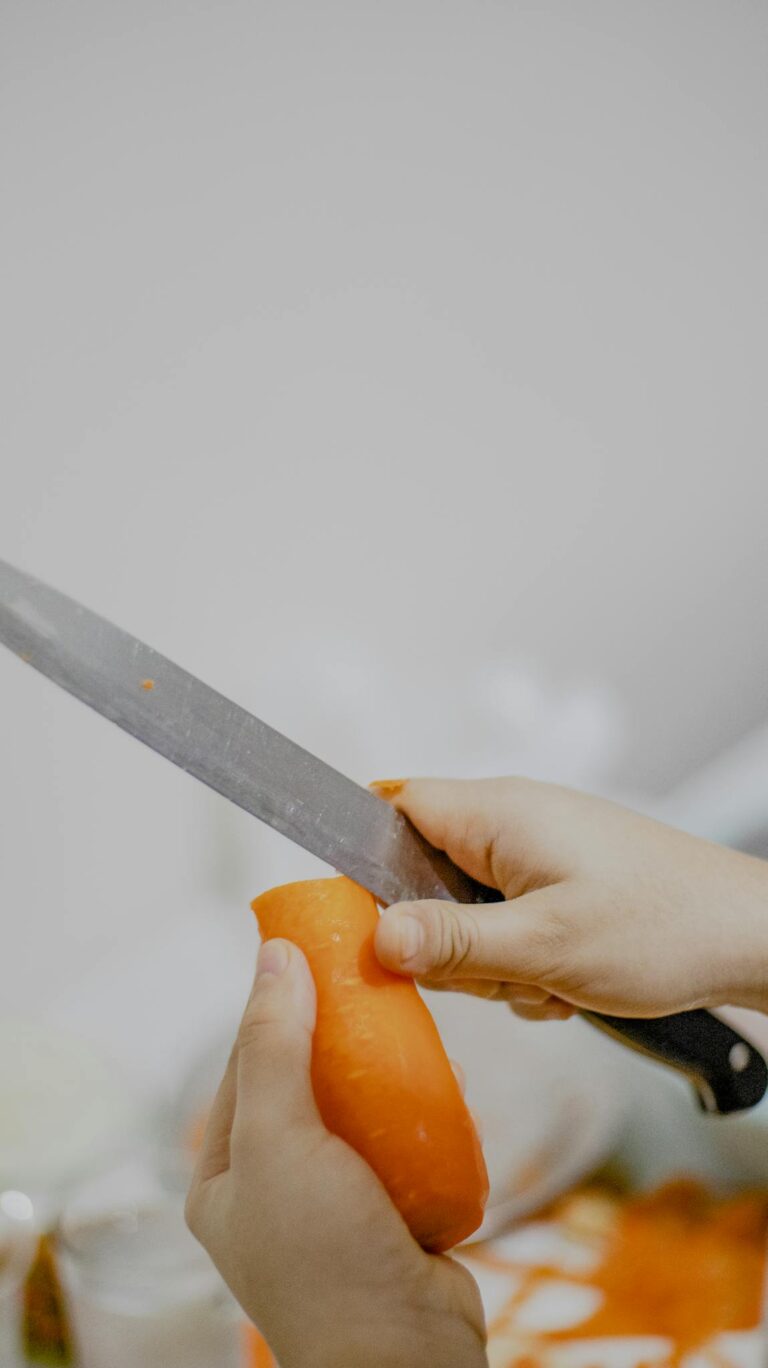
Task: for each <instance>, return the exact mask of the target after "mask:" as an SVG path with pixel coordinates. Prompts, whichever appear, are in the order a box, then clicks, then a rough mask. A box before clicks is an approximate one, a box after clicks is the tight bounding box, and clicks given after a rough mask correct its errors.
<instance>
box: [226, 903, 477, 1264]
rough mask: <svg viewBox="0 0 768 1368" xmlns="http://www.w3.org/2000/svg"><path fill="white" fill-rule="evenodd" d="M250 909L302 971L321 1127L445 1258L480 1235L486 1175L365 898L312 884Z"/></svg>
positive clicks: (443, 1065)
mask: <svg viewBox="0 0 768 1368" xmlns="http://www.w3.org/2000/svg"><path fill="white" fill-rule="evenodd" d="M252 907H253V910H254V912H255V913H256V917H257V919H258V923H259V929H260V931H261V935H262V938H263V939H264V940H269V939H271V938H272V937H273V936H281V937H284V938H285V939H286V940H290V941H293V943H294V944H295V945H298V946H299V947H300V949H301V950H303V952H304V954H305V955H306V957H307V960H308V961H309V966H310V969H311V970H312V975H313V977H314V980H315V986H316V988H317V1028H316V1031H315V1038H314V1044H313V1050H312V1085H313V1089H314V1093H315V1097H316V1099H317V1104H318V1107H319V1110H320V1114H321V1116H322V1118H323V1120H324V1122H325V1124H326V1126H327V1127H328V1129H329V1130H331V1131H333V1132H334V1133H335V1134H336V1135H339V1136H341V1138H342V1139H343V1140H346V1141H347V1143H348V1144H350V1145H351V1146H352V1147H353V1148H354V1149H356V1150H357V1152H358V1154H361V1155H362V1156H363V1158H364V1159H365V1160H366V1161H367V1162H368V1163H369V1164H370V1166H371V1168H372V1169H373V1170H374V1172H375V1173H377V1174H378V1176H379V1178H380V1179H381V1181H382V1183H383V1184H384V1186H385V1188H386V1189H387V1191H388V1193H389V1195H390V1197H391V1198H392V1201H393V1202H394V1204H395V1206H396V1207H397V1208H398V1210H399V1211H400V1213H401V1215H402V1216H403V1217H404V1219H405V1221H406V1223H407V1224H408V1227H409V1229H410V1230H411V1233H412V1234H413V1235H414V1237H415V1238H416V1239H417V1240H418V1241H419V1243H420V1244H421V1245H423V1246H424V1248H425V1249H429V1250H432V1251H433V1252H435V1253H438V1252H440V1251H442V1250H445V1249H450V1248H452V1247H453V1245H455V1244H458V1243H459V1242H460V1241H461V1240H464V1239H466V1238H467V1237H468V1236H469V1235H471V1234H472V1233H473V1231H475V1230H476V1229H477V1227H478V1226H479V1225H480V1222H481V1220H482V1216H483V1207H484V1205H485V1201H486V1198H487V1196H488V1175H487V1173H486V1169H485V1163H484V1161H483V1155H482V1150H481V1148H480V1143H479V1140H478V1138H477V1132H476V1131H475V1127H474V1124H473V1122H472V1118H471V1116H470V1114H469V1111H468V1110H467V1107H466V1104H465V1102H464V1099H463V1097H462V1095H461V1090H460V1088H459V1085H458V1083H457V1082H456V1079H455V1077H454V1075H453V1070H452V1069H451V1065H450V1062H449V1060H448V1057H447V1055H446V1053H445V1050H444V1049H443V1045H442V1042H441V1040H440V1036H439V1035H438V1032H437V1027H436V1026H435V1023H434V1021H433V1020H432V1017H431V1016H430V1014H429V1011H428V1009H427V1007H426V1005H425V1004H424V1002H423V1001H422V999H421V998H420V997H419V994H418V992H417V991H416V988H415V986H414V984H413V983H412V981H411V980H410V979H405V978H399V977H398V976H397V975H396V974H392V973H390V972H389V971H388V970H387V969H384V968H382V966H381V965H380V964H379V961H378V959H377V958H376V954H375V952H374V948H373V938H374V932H375V930H376V923H377V921H378V911H377V908H376V903H375V901H374V899H373V897H372V896H371V894H370V893H367V892H366V891H365V889H363V888H360V887H358V885H357V884H354V883H352V882H351V881H350V880H349V879H345V878H338V879H310V880H307V881H306V882H303V883H293V884H285V885H283V887H281V888H274V889H272V891H271V892H269V893H263V894H262V895H261V897H260V898H256V899H255V901H254V902H253V903H252Z"/></svg>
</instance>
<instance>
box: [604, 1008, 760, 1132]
mask: <svg viewBox="0 0 768 1368" xmlns="http://www.w3.org/2000/svg"><path fill="white" fill-rule="evenodd" d="M581 1015H582V1016H583V1017H584V1018H585V1019H586V1020H587V1021H589V1022H591V1023H592V1025H593V1026H597V1027H598V1029H599V1030H601V1031H604V1032H605V1033H606V1034H607V1035H610V1036H613V1037H614V1039H616V1040H619V1041H621V1043H622V1044H623V1045H629V1047H630V1048H631V1049H633V1050H637V1051H638V1053H640V1054H644V1055H647V1056H648V1057H649V1058H651V1059H655V1060H657V1061H659V1062H660V1063H662V1064H666V1065H667V1066H668V1067H670V1068H672V1069H676V1070H677V1071H678V1073H681V1074H683V1075H685V1077H687V1078H688V1079H689V1081H690V1082H691V1083H692V1084H693V1089H694V1092H695V1094H696V1097H697V1098H698V1101H699V1105H700V1106H701V1108H702V1110H703V1111H706V1112H711V1113H717V1114H720V1115H722V1116H725V1115H727V1114H728V1113H729V1112H739V1111H747V1110H748V1109H749V1108H750V1107H755V1106H757V1104H758V1102H760V1101H761V1100H762V1098H763V1097H764V1095H765V1091H766V1087H768V1066H767V1065H766V1062H765V1060H764V1059H763V1056H762V1055H761V1054H760V1053H759V1051H758V1050H756V1049H755V1047H754V1045H750V1044H749V1042H748V1041H746V1040H744V1038H743V1037H742V1036H740V1035H739V1034H738V1032H737V1031H734V1030H733V1029H732V1028H731V1027H730V1026H728V1025H727V1024H726V1022H724V1021H721V1019H720V1017H717V1016H714V1015H713V1014H712V1012H706V1011H704V1010H703V1009H701V1008H697V1009H696V1010H695V1011H690V1012H675V1013H674V1014H673V1015H672V1016H665V1017H655V1018H653V1019H652V1020H649V1019H647V1018H644V1019H642V1020H641V1019H638V1018H628V1017H615V1016H603V1015H602V1014H601V1013H598V1012H582V1013H581Z"/></svg>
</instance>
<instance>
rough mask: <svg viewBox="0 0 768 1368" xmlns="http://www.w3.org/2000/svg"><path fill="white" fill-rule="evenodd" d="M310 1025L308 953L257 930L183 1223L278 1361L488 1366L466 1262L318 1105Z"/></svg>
mask: <svg viewBox="0 0 768 1368" xmlns="http://www.w3.org/2000/svg"><path fill="white" fill-rule="evenodd" d="M314 1025H315V990H314V985H313V982H312V978H311V975H310V973H309V970H308V967H307V964H306V961H305V960H304V957H303V955H302V954H301V952H300V951H298V950H297V949H296V947H295V946H293V945H291V944H289V943H288V942H286V941H281V940H273V941H269V942H267V943H266V944H265V945H264V946H263V947H262V950H261V954H260V956H259V966H258V973H257V978H256V982H255V984H254V988H253V992H252V994H251V998H250V1001H249V1003H248V1006H247V1008H246V1011H245V1015H244V1017H243V1021H242V1024H241V1027H240V1032H239V1035H238V1039H237V1042H236V1044H235V1048H234V1050H233V1053H232V1057H231V1059H230V1062H229V1065H228V1068H227V1072H226V1075H225V1077H224V1080H223V1082H222V1085H221V1088H220V1090H219V1093H218V1096H217V1098H216V1102H215V1104H214V1108H213V1111H212V1114H211V1117H210V1120H209V1124H208V1129H207V1132H206V1136H205V1140H204V1143H203V1148H202V1151H201V1154H200V1157H199V1161H198V1166H197V1170H196V1173H195V1177H194V1180H193V1184H192V1189H191V1192H190V1195H189V1199H188V1203H187V1219H188V1221H189V1224H190V1228H191V1229H192V1231H193V1233H194V1234H195V1235H196V1236H197V1238H198V1239H199V1240H200V1242H201V1243H202V1244H203V1245H205V1247H206V1249H207V1250H208V1252H209V1253H210V1255H211V1257H212V1259H213V1261H214V1263H216V1265H217V1267H218V1268H219V1271H220V1272H221V1274H222V1276H223V1277H224V1279H225V1281H226V1282H227V1283H228V1285H229V1287H230V1288H231V1290H232V1292H233V1293H234V1295H235V1296H236V1297H237V1299H238V1301H239V1302H240V1304H241V1305H242V1306H243V1308H244V1310H245V1311H246V1312H247V1314H248V1315H249V1316H250V1317H251V1318H252V1319H253V1320H254V1321H255V1322H256V1324H257V1325H258V1326H259V1328H260V1329H261V1330H262V1333H263V1334H264V1335H265V1337H266V1338H267V1340H268V1341H269V1343H270V1345H271V1347H272V1348H273V1350H274V1352H275V1354H276V1356H277V1358H278V1361H279V1363H280V1365H281V1368H423V1365H424V1364H425V1363H440V1364H441V1368H484V1365H485V1364H486V1362H487V1360H486V1356H485V1350H484V1342H485V1331H484V1320H483V1311H482V1307H481V1305H480V1299H479V1295H478V1293H477V1289H476V1287H475V1285H474V1282H473V1281H472V1278H471V1277H470V1275H469V1274H468V1273H467V1272H466V1270H465V1269H464V1268H462V1267H461V1266H460V1265H459V1264H456V1263H454V1262H453V1261H452V1260H450V1259H449V1258H446V1257H442V1256H435V1255H430V1254H426V1253H425V1252H424V1251H423V1250H422V1249H421V1248H420V1247H419V1246H418V1245H417V1244H416V1242H415V1240H414V1239H413V1238H412V1237H411V1235H410V1234H409V1232H408V1229H407V1227H406V1225H405V1223H404V1222H403V1220H402V1218H401V1217H400V1215H399V1214H398V1212H397V1211H396V1210H395V1208H394V1206H393V1205H392V1203H391V1202H390V1200H389V1198H388V1196H387V1194H386V1192H385V1190H384V1188H383V1187H382V1185H381V1183H380V1182H379V1180H378V1179H377V1178H376V1177H375V1175H374V1173H373V1172H372V1170H371V1169H370V1168H369V1167H368V1165H367V1164H366V1163H365V1162H364V1161H363V1160H362V1159H361V1158H360V1157H359V1155H358V1154H356V1153H355V1152H354V1150H352V1149H351V1148H350V1147H349V1146H348V1145H347V1144H345V1143H344V1142H343V1141H342V1140H340V1139H339V1138H338V1137H337V1136H335V1135H331V1134H330V1132H329V1131H327V1130H326V1128H325V1126H324V1125H323V1123H322V1121H321V1119H320V1115H319V1112H318V1110H317V1105H316V1102H315V1099H314V1096H313V1091H312V1086H311V1081H310V1055H311V1044H312V1033H313V1030H314Z"/></svg>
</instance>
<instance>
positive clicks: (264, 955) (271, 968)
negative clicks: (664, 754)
mask: <svg viewBox="0 0 768 1368" xmlns="http://www.w3.org/2000/svg"><path fill="white" fill-rule="evenodd" d="M287 968H288V946H287V945H286V944H285V941H281V940H269V941H265V942H264V944H263V945H262V947H261V949H260V950H259V958H258V960H257V962H256V978H257V979H262V978H266V977H268V976H269V977H271V978H279V977H280V975H281V974H284V973H285V971H286V969H287Z"/></svg>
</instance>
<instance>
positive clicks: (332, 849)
mask: <svg viewBox="0 0 768 1368" xmlns="http://www.w3.org/2000/svg"><path fill="white" fill-rule="evenodd" d="M0 642H2V643H3V644H4V645H5V646H7V647H9V649H10V650H12V651H14V652H15V653H16V654H17V655H18V656H20V657H21V658H22V659H23V660H24V661H26V662H27V663H28V664H30V665H32V666H34V667H35V669H37V670H39V671H40V672H41V673H42V674H44V675H47V676H48V678H49V679H51V680H53V681H54V683H56V684H58V685H59V686H60V687H61V688H63V689H66V690H67V692H68V693H71V694H74V696H75V697H76V698H79V699H81V701H82V702H83V703H87V704H88V706H89V707H91V708H93V709H95V711H96V712H99V713H101V714H102V716H104V717H107V718H109V720H110V721H111V722H115V723H117V725H118V726H119V727H122V728H123V730H124V731H127V732H129V733H130V734H131V735H132V736H135V737H136V738H137V739H138V740H139V741H143V742H144V743H145V745H147V746H150V747H151V748H152V749H153V750H155V751H158V752H159V753H160V754H161V755H164V756H165V757H166V759H168V760H172V761H173V763H174V764H176V765H178V766H180V768H181V769H183V770H186V771H187V773H188V774H192V775H194V776H195V778H196V779H200V780H202V782H203V783H204V784H208V785H209V787H210V788H213V789H215V790H216V791H217V792H218V793H221V794H223V796H224V797H225V798H228V799H229V800H230V801H231V802H233V803H236V804H237V805H238V807H241V808H244V809H245V811H246V812H250V813H251V814H252V815H253V816H254V817H258V818H259V819H260V820H261V821H262V822H266V823H267V824H268V825H269V826H271V827H273V828H274V829H275V830H276V831H280V832H282V834H283V835H284V836H287V837H288V838H289V839H290V840H292V841H294V842H296V844H298V845H300V846H303V847H304V849H305V850H309V851H311V852H312V854H313V855H317V856H318V857H319V858H320V859H321V860H324V861H326V863H328V864H329V865H331V866H332V867H333V868H334V869H337V870H339V871H340V872H341V873H342V874H346V875H347V876H348V877H349V878H350V879H354V880H355V882H356V883H359V884H362V885H363V886H364V887H365V888H367V889H369V890H370V892H371V893H373V894H374V895H375V897H376V898H377V899H378V901H379V902H380V903H382V904H384V905H385V906H386V905H389V904H390V903H394V902H401V901H412V900H416V899H421V898H438V899H449V900H452V901H456V902H463V903H486V902H495V901H498V900H499V899H500V898H501V896H502V895H501V894H500V893H499V892H498V891H497V890H496V889H491V888H485V887H484V886H482V885H481V884H478V883H476V882H475V881H474V880H472V879H470V878H469V877H468V876H467V875H466V874H464V873H463V872H462V871H461V870H460V869H458V868H457V866H456V865H454V864H453V863H452V862H451V861H450V860H449V859H448V857H447V856H446V855H445V854H444V853H443V852H442V851H438V850H435V849H434V848H433V847H432V846H430V845H429V844H428V843H427V842H426V841H425V840H424V839H423V837H421V836H420V835H419V833H418V832H417V831H416V830H415V828H414V827H413V826H412V825H411V824H410V823H409V822H408V821H407V820H406V818H405V817H404V816H402V814H401V813H399V812H397V811H396V810H395V809H394V808H393V807H392V806H391V805H390V804H389V803H386V802H384V801H383V799H381V798H378V797H376V796H375V795H374V794H373V793H371V792H370V791H369V790H368V789H364V788H361V787H360V786H359V785H358V784H355V783H353V782H352V780H351V779H347V778H346V777H345V776H344V775H343V774H340V773H339V772H338V770H335V769H332V768H331V766H330V765H327V764H325V762H324V761H322V760H319V759H317V757H315V756H314V755H311V754H310V752H309V751H306V750H304V749H303V748H302V747H301V746H298V745H296V744H295V743H294V742H293V741H290V740H289V739H288V738H287V737H285V736H282V735H281V734H280V732H277V731H275V730H274V729H273V728H272V727H269V726H268V725H267V724H266V723H265V722H262V721H260V720H259V718H257V717H254V716H252V714H251V713H248V712H246V711H245V709H243V708H241V707H238V705H237V704H236V703H232V702H230V700H229V699H227V698H225V697H224V696H223V695H222V694H220V693H217V692H216V690H215V689H211V688H209V687H208V685H206V684H203V683H201V681H200V680H199V679H195V677H194V676H193V675H191V674H188V673H187V671H186V670H182V669H181V668H180V667H179V666H178V665H174V664H173V662H172V661H170V660H168V659H166V657H165V656H162V655H160V654H159V652H157V651H155V650H153V649H152V647H150V646H146V645H144V643H143V642H141V641H138V640H136V638H135V637H132V636H129V634H128V633H127V632H124V631H122V630H121V629H120V628H119V627H115V626H114V625H113V624H112V623H110V622H108V621H107V620H106V619H105V618H102V617H99V616H98V615H97V614H96V613H92V612H91V611H90V610H89V609H87V608H84V607H82V606H81V605H80V604H79V603H76V602H75V601H74V600H73V599H70V598H68V597H67V596H66V595H64V594H62V593H60V592H59V591H58V590H56V589H52V588H51V587H50V586H48V585H46V584H43V583H42V582H41V581H40V580H37V579H34V578H33V577H32V576H31V575H27V574H25V573H23V572H22V571H20V570H17V569H15V568H14V567H13V566H11V565H8V564H7V563H6V562H5V561H2V560H0ZM582 1015H584V1016H585V1017H586V1018H587V1020H589V1021H590V1022H591V1023H592V1024H593V1025H595V1026H598V1027H599V1028H600V1029H601V1030H603V1031H606V1032H607V1033H608V1034H609V1035H611V1036H614V1037H615V1038H617V1039H619V1040H620V1041H622V1043H623V1044H626V1045H630V1046H631V1047H632V1048H633V1049H635V1050H638V1051H639V1052H641V1053H643V1054H646V1055H649V1056H650V1057H651V1058H653V1059H655V1060H657V1061H659V1062H661V1063H664V1064H667V1065H669V1066H671V1067H672V1068H674V1069H676V1070H677V1071H678V1072H680V1073H682V1074H684V1075H685V1076H687V1077H688V1078H689V1080H690V1081H691V1083H692V1084H693V1087H694V1089H695V1092H696V1095H697V1097H698V1099H699V1102H700V1105H701V1106H702V1107H703V1109H704V1110H706V1111H709V1112H719V1113H727V1112H734V1111H742V1110H746V1109H747V1108H750V1107H753V1106H755V1105H756V1104H757V1103H758V1102H759V1101H760V1099H761V1098H762V1097H763V1095H764V1094H765V1091H766V1087H768V1067H767V1066H766V1063H765V1060H764V1059H763V1058H762V1056H761V1055H760V1054H759V1053H758V1051H757V1050H756V1049H755V1048H754V1046H753V1045H751V1044H750V1043H748V1042H747V1041H746V1040H744V1039H743V1038H742V1037H741V1036H740V1035H738V1034H737V1033H736V1032H735V1031H733V1030H732V1029H731V1028H730V1026H728V1025H727V1024H726V1023H725V1022H724V1021H721V1020H720V1018H719V1017H716V1016H713V1015H712V1014H711V1013H710V1012H706V1011H703V1010H695V1011H690V1012H678V1013H675V1014H674V1015H672V1016H667V1017H660V1018H656V1019H654V1020H638V1019H631V1020H630V1019H625V1018H622V1017H614V1016H605V1015H602V1014H598V1013H595V1012H584V1013H583V1014H582Z"/></svg>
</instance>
